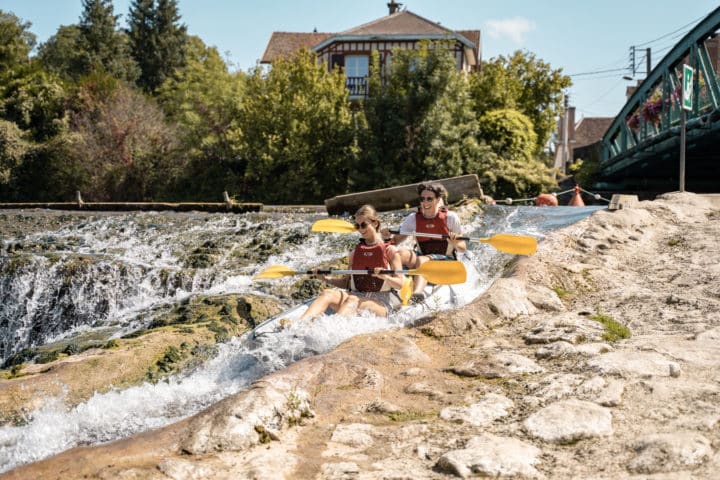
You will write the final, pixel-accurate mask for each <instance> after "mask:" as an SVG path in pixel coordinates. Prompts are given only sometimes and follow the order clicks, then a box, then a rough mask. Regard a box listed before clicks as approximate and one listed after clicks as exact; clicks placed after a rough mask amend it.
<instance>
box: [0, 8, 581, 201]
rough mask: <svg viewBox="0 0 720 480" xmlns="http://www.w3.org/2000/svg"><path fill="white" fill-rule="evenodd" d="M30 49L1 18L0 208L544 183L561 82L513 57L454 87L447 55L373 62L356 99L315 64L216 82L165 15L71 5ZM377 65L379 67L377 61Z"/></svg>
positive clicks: (216, 60)
mask: <svg viewBox="0 0 720 480" xmlns="http://www.w3.org/2000/svg"><path fill="white" fill-rule="evenodd" d="M81 1H82V15H81V16H80V18H79V21H78V23H77V24H74V25H65V26H62V27H60V28H58V30H57V31H56V33H55V35H53V36H52V37H50V38H49V39H48V40H47V41H46V42H44V43H43V44H41V45H39V48H38V49H37V53H36V55H35V56H33V52H34V51H35V50H34V47H35V36H34V35H33V34H32V33H31V32H30V30H29V29H30V26H31V25H30V24H29V23H23V22H22V21H21V20H20V19H18V18H17V17H16V16H14V15H13V14H12V13H6V12H2V11H0V130H1V131H0V189H1V190H2V194H3V196H4V198H6V199H7V200H11V199H15V200H24V201H29V200H59V199H67V196H68V195H72V194H74V192H75V190H77V189H80V190H82V192H83V195H84V196H85V197H86V198H88V199H92V200H97V201H100V200H148V199H153V200H164V199H165V200H186V201H188V200H215V201H217V200H219V198H220V195H221V194H222V191H223V190H225V191H227V192H229V193H230V194H231V195H232V196H234V197H235V198H236V199H239V200H243V201H262V202H269V203H315V202H320V201H322V200H323V199H324V198H327V197H329V196H334V195H338V194H344V193H349V192H352V191H358V190H370V189H376V188H381V187H386V186H391V185H397V184H405V183H413V182H417V181H422V180H425V179H431V178H442V177H449V176H455V175H462V174H466V173H476V174H478V175H479V176H480V178H481V179H482V182H483V188H484V190H485V191H486V192H487V193H489V194H490V195H496V196H513V197H517V196H521V197H522V196H529V195H535V194H537V193H540V192H542V191H546V190H547V189H549V188H551V187H552V185H553V182H554V180H553V175H552V172H551V171H550V170H549V169H548V168H547V167H546V166H545V165H544V164H543V162H542V161H541V160H540V152H541V151H542V148H543V147H544V145H545V144H546V143H547V140H548V138H549V135H550V132H551V131H552V129H553V128H554V126H555V118H556V117H557V116H558V115H559V113H561V109H562V98H563V89H565V88H567V86H569V84H570V83H569V82H570V80H569V78H568V77H566V76H563V75H562V72H561V70H556V69H553V68H551V67H550V65H548V64H547V63H545V62H543V61H542V60H539V59H537V58H536V57H535V56H534V55H533V54H531V53H528V52H522V51H518V52H515V53H514V54H513V55H511V56H509V57H507V58H506V57H502V56H501V57H498V58H495V59H490V60H488V61H486V62H483V64H482V68H481V70H480V71H479V72H460V71H458V69H457V60H456V58H455V57H454V55H453V53H452V51H453V48H452V46H451V43H450V42H449V41H444V40H443V41H426V42H421V43H419V45H418V46H417V48H416V49H414V50H408V49H397V50H394V51H393V52H391V53H392V55H391V60H390V61H389V62H387V63H385V64H383V63H382V62H381V61H380V56H379V55H378V54H377V53H376V54H374V55H373V56H372V58H371V61H370V74H369V76H368V77H367V78H366V81H367V89H368V96H367V97H364V98H360V99H357V98H353V99H350V97H349V93H348V90H347V88H346V85H345V81H346V78H345V72H343V71H342V69H338V70H334V71H329V70H328V67H327V65H325V64H322V63H319V62H318V61H317V56H316V54H315V53H314V52H309V51H300V52H297V53H296V54H295V55H294V56H292V57H290V58H283V59H279V60H276V61H275V62H274V63H273V64H272V66H270V67H267V66H257V67H256V68H254V69H253V70H251V71H249V72H241V71H231V68H230V67H229V66H228V64H227V63H226V61H225V60H224V59H223V58H222V56H221V55H220V54H219V52H218V51H217V48H215V47H211V46H207V45H206V44H205V43H204V42H203V41H202V39H201V38H199V37H193V36H189V35H188V34H187V27H186V26H185V25H184V24H183V23H182V19H181V16H180V12H179V10H178V1H177V0H132V1H131V4H130V8H129V12H128V23H127V28H122V27H119V26H118V19H119V15H116V14H115V12H114V10H113V5H112V1H111V0H81ZM385 60H386V61H387V58H386V59H385Z"/></svg>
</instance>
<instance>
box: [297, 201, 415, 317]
mask: <svg viewBox="0 0 720 480" xmlns="http://www.w3.org/2000/svg"><path fill="white" fill-rule="evenodd" d="M355 228H356V229H357V230H358V232H360V235H362V238H361V239H360V242H359V243H358V244H357V246H356V247H355V249H354V250H353V251H352V252H350V255H349V256H348V265H349V267H348V268H349V270H373V271H374V272H376V273H372V274H362V275H358V274H353V275H341V276H332V277H330V276H327V275H316V278H319V279H320V280H323V281H325V282H327V283H329V284H331V285H333V286H334V287H336V288H326V289H325V290H323V291H322V293H321V294H320V296H319V297H318V298H316V299H315V301H313V303H311V304H310V306H309V307H308V309H307V311H305V313H304V314H303V315H302V317H301V318H307V317H310V318H312V317H316V316H318V315H320V314H323V313H325V311H326V310H327V309H328V308H330V309H332V310H334V311H335V312H337V313H338V314H340V315H347V314H354V313H356V312H358V311H369V312H371V313H373V314H375V315H377V316H380V317H386V316H388V315H389V314H390V313H392V312H393V311H395V310H397V309H398V308H399V307H400V305H401V301H400V297H399V296H398V290H400V289H401V288H402V285H403V278H404V275H403V274H401V273H393V274H385V273H377V272H379V271H380V270H401V269H402V262H401V260H400V256H399V255H398V254H397V249H396V248H395V246H394V245H392V243H390V242H384V241H383V239H382V236H381V235H380V219H379V217H378V214H377V211H376V210H375V208H374V207H373V206H371V205H363V206H362V207H360V208H359V209H358V211H357V212H356V213H355Z"/></svg>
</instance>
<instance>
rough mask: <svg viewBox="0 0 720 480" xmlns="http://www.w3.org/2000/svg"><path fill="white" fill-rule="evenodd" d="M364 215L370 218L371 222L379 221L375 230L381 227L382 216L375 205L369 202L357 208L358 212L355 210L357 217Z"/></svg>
mask: <svg viewBox="0 0 720 480" xmlns="http://www.w3.org/2000/svg"><path fill="white" fill-rule="evenodd" d="M359 216H362V217H365V218H367V219H368V220H370V221H371V222H373V223H375V222H377V227H375V230H379V229H380V216H379V215H378V212H377V210H375V207H373V206H372V205H369V204H365V205H363V206H362V207H360V208H358V209H357V212H355V218H357V217H359Z"/></svg>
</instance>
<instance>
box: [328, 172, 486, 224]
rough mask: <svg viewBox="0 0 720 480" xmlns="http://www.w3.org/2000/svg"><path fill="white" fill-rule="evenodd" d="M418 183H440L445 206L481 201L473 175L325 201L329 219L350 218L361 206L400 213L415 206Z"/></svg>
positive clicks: (354, 194) (476, 178) (342, 196)
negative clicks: (466, 199)
mask: <svg viewBox="0 0 720 480" xmlns="http://www.w3.org/2000/svg"><path fill="white" fill-rule="evenodd" d="M420 183H441V184H443V185H444V186H445V189H447V191H448V203H456V202H459V201H460V200H463V199H464V198H482V197H483V191H482V188H481V187H480V181H479V180H478V176H477V175H475V174H471V175H462V176H459V177H451V178H441V179H439V180H427V181H424V182H418V183H411V184H409V185H401V186H397V187H390V188H380V189H378V190H370V191H366V192H358V193H350V194H347V195H338V196H336V197H332V198H328V199H326V200H325V209H326V210H327V213H328V215H351V214H353V213H355V211H356V210H357V209H358V208H360V207H361V206H363V205H365V204H366V203H369V204H370V205H372V206H374V207H375V208H376V209H377V211H378V212H386V211H390V210H400V209H404V208H409V207H416V206H417V205H418V203H419V202H418V193H417V186H418V185H420Z"/></svg>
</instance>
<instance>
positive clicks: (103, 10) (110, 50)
mask: <svg viewBox="0 0 720 480" xmlns="http://www.w3.org/2000/svg"><path fill="white" fill-rule="evenodd" d="M82 3H83V13H82V16H81V17H80V24H79V25H80V38H79V44H78V48H79V56H80V62H78V63H79V65H78V70H77V71H74V72H73V74H74V75H73V76H74V78H76V79H78V78H80V77H82V76H83V75H87V74H89V73H91V72H93V71H97V70H100V71H105V72H108V73H110V74H111V75H113V76H114V77H115V78H121V79H125V80H130V81H132V80H134V79H135V78H136V77H137V73H138V69H137V65H136V64H135V62H134V60H133V59H132V57H130V54H129V49H128V46H127V38H126V36H125V34H124V33H122V32H119V31H118V30H117V20H118V17H119V15H115V14H114V13H113V5H112V1H111V0H83V2H82Z"/></svg>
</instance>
